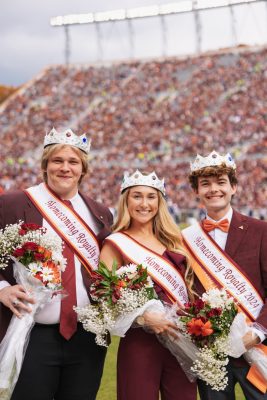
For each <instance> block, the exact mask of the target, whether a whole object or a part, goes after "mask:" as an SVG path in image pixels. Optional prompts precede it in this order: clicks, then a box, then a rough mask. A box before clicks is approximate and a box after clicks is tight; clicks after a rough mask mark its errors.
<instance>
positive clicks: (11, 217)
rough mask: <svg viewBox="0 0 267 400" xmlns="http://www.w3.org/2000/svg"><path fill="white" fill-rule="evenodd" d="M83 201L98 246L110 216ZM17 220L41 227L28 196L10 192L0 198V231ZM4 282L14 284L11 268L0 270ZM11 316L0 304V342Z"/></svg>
mask: <svg viewBox="0 0 267 400" xmlns="http://www.w3.org/2000/svg"><path fill="white" fill-rule="evenodd" d="M80 195H81V196H82V198H83V200H84V201H85V203H86V205H87V207H88V209H89V210H90V211H91V213H92V215H93V216H94V217H95V219H96V221H97V223H99V225H100V232H99V234H98V236H97V237H98V240H99V242H100V245H101V244H102V241H103V240H104V238H105V237H106V236H108V235H109V234H110V226H111V224H112V214H111V212H110V211H109V209H108V208H107V207H104V206H103V205H102V204H100V203H97V202H95V201H94V200H92V199H90V198H89V197H87V196H84V195H83V194H82V193H80ZM19 220H22V221H24V222H28V223H29V222H34V223H36V224H39V225H42V220H43V217H42V215H41V214H40V212H39V211H38V210H37V208H36V207H35V206H34V204H33V203H32V202H31V201H30V199H29V198H28V196H26V195H25V193H24V192H22V191H16V192H10V193H6V194H3V195H1V196H0V229H3V228H5V226H6V225H8V224H15V223H17V222H18V221H19ZM81 271H82V275H83V280H84V283H85V287H86V288H88V287H89V283H90V277H89V274H88V273H87V272H86V270H85V268H83V267H82V269H81ZM1 280H6V281H8V282H9V283H10V284H11V285H14V284H15V283H16V282H15V280H14V277H13V271H12V267H11V266H8V267H7V268H6V269H5V270H0V281H1ZM11 316H12V313H11V311H10V310H9V308H6V307H5V306H4V305H3V304H1V303H0V341H1V340H2V338H3V336H4V335H5V332H6V329H7V327H8V324H9V322H10V318H11Z"/></svg>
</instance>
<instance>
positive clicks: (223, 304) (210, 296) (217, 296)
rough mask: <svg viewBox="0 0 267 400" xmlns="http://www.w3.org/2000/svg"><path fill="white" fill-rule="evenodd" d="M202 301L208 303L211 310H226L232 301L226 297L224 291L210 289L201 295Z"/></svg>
mask: <svg viewBox="0 0 267 400" xmlns="http://www.w3.org/2000/svg"><path fill="white" fill-rule="evenodd" d="M202 300H203V301H205V302H207V303H209V305H210V306H211V308H221V309H225V308H228V306H230V305H231V304H232V303H233V299H232V298H231V297H229V296H228V294H227V292H226V291H225V290H224V289H210V290H208V291H207V292H206V293H204V294H203V295H202Z"/></svg>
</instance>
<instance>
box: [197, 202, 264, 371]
mask: <svg viewBox="0 0 267 400" xmlns="http://www.w3.org/2000/svg"><path fill="white" fill-rule="evenodd" d="M225 252H226V253H227V254H228V255H229V256H230V257H231V258H232V259H233V260H234V261H235V262H236V263H237V264H238V265H239V267H240V269H241V270H242V271H244V273H245V274H246V275H247V277H248V278H249V280H250V282H251V283H252V284H253V285H254V287H255V288H256V289H257V290H258V292H259V294H260V295H261V296H262V298H263V301H264V305H263V307H262V310H261V312H260V314H259V316H258V318H257V321H256V322H257V323H259V324H261V325H262V326H264V327H265V328H266V329H267V299H266V297H267V296H266V293H267V223H266V222H264V221H260V220H258V219H255V218H250V217H247V216H245V215H242V214H240V213H238V212H237V211H235V210H234V211H233V216H232V220H231V224H230V227H229V232H228V236H227V242H226V246H225ZM195 290H196V292H197V293H199V294H202V293H203V292H204V288H203V287H202V285H201V284H200V282H199V281H198V279H195ZM264 344H265V342H264ZM234 362H235V363H237V365H243V363H244V361H243V357H242V359H238V360H236V359H234Z"/></svg>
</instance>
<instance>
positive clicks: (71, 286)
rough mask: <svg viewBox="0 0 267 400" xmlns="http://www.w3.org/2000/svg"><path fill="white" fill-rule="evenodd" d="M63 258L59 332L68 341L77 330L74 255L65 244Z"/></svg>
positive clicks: (67, 202)
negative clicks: (74, 307) (64, 292)
mask: <svg viewBox="0 0 267 400" xmlns="http://www.w3.org/2000/svg"><path fill="white" fill-rule="evenodd" d="M64 203H65V204H66V205H68V207H69V208H72V209H73V206H72V204H71V202H70V201H69V200H64ZM63 256H64V257H65V258H66V260H67V267H66V269H65V271H64V272H63V273H62V286H63V289H64V290H65V291H66V293H67V295H66V297H63V298H62V299H61V310H60V327H59V331H60V333H61V335H62V336H63V337H64V338H65V339H67V340H69V339H70V338H71V336H72V335H73V334H74V333H75V332H76V330H77V314H76V312H75V311H74V310H73V306H74V305H75V306H76V305H77V298H76V279H75V263H74V254H73V251H72V250H71V249H70V247H69V246H68V245H67V243H66V242H65V243H64V250H63Z"/></svg>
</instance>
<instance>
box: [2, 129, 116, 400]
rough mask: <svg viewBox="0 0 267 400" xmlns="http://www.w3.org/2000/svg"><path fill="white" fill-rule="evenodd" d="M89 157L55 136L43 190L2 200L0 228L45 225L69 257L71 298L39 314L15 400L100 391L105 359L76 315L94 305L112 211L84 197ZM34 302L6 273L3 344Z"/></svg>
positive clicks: (65, 278) (45, 158)
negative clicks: (94, 281)
mask: <svg viewBox="0 0 267 400" xmlns="http://www.w3.org/2000/svg"><path fill="white" fill-rule="evenodd" d="M89 149H90V143H89V142H88V141H87V138H86V136H85V135H82V136H76V135H75V134H74V133H73V132H72V131H71V130H70V129H68V130H66V131H65V132H62V133H59V132H57V131H56V130H55V129H52V131H51V132H50V133H49V134H47V135H46V136H45V140H44V151H43V155H42V162H41V168H42V171H43V178H44V182H43V183H41V184H40V185H38V186H34V187H32V188H29V189H27V190H26V191H17V192H13V193H6V194H4V195H2V196H0V228H4V227H5V226H6V225H8V224H13V223H17V222H18V221H19V220H22V221H24V222H27V223H36V224H39V225H42V226H44V227H45V228H47V230H48V231H51V233H53V234H55V232H56V233H57V234H58V235H59V236H60V237H61V238H62V239H63V240H64V244H65V249H66V252H67V253H66V254H67V255H65V254H64V252H63V255H64V256H65V257H67V267H66V270H65V271H64V273H63V275H62V282H63V286H64V287H65V289H66V291H67V292H68V295H67V296H66V297H64V298H63V299H62V300H61V301H60V300H58V299H56V297H57V296H55V298H53V299H52V300H51V302H49V303H48V304H46V305H45V306H44V308H42V309H41V310H40V311H39V312H38V313H37V314H36V317H35V325H34V327H33V329H32V331H31V335H30V341H29V345H28V348H27V351H26V354H25V358H24V362H23V365H22V369H21V372H20V375H19V379H18V382H17V384H16V386H15V389H14V392H13V395H12V400H25V399H27V400H53V399H54V400H74V399H76V400H94V399H95V398H96V393H97V391H98V388H99V385H100V380H101V376H102V371H103V364H104V359H105V354H106V351H105V349H104V348H103V347H100V346H98V345H96V343H95V340H94V335H93V334H91V333H89V332H86V331H85V330H84V329H83V328H82V326H81V324H80V323H77V316H76V314H75V312H74V311H73V306H74V305H78V306H84V305H85V304H87V303H88V302H89V297H88V292H87V290H88V285H89V282H90V270H92V269H95V268H97V265H98V254H99V245H101V242H102V240H103V239H104V238H105V237H106V236H107V235H108V234H109V232H110V230H109V227H110V225H111V223H112V215H111V213H110V211H109V210H108V208H106V207H104V206H103V205H101V204H99V203H97V202H95V201H94V200H92V199H90V198H89V197H87V196H84V195H83V194H82V193H80V192H79V191H78V187H79V184H80V182H81V180H82V179H83V178H84V176H85V174H86V173H87V171H88V153H89ZM84 243H86V245H82V244H84ZM88 249H90V251H89V250H88ZM64 251H65V250H64ZM87 252H88V254H87ZM81 259H82V260H83V262H82V264H81V262H80V261H79V260H81ZM64 282H65V283H64ZM65 285H66V286H65ZM32 302H34V299H33V298H31V297H30V295H28V294H27V293H26V292H25V290H24V288H23V287H22V286H21V285H18V284H16V282H15V280H14V278H13V273H12V265H11V264H10V265H9V266H8V267H7V268H6V269H5V270H0V340H1V339H2V338H3V336H4V335H5V332H6V329H7V327H8V325H9V321H10V318H11V316H12V314H15V315H16V316H17V317H22V318H23V316H22V313H23V312H25V311H26V312H31V309H30V304H31V303H32ZM0 362H1V360H0Z"/></svg>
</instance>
